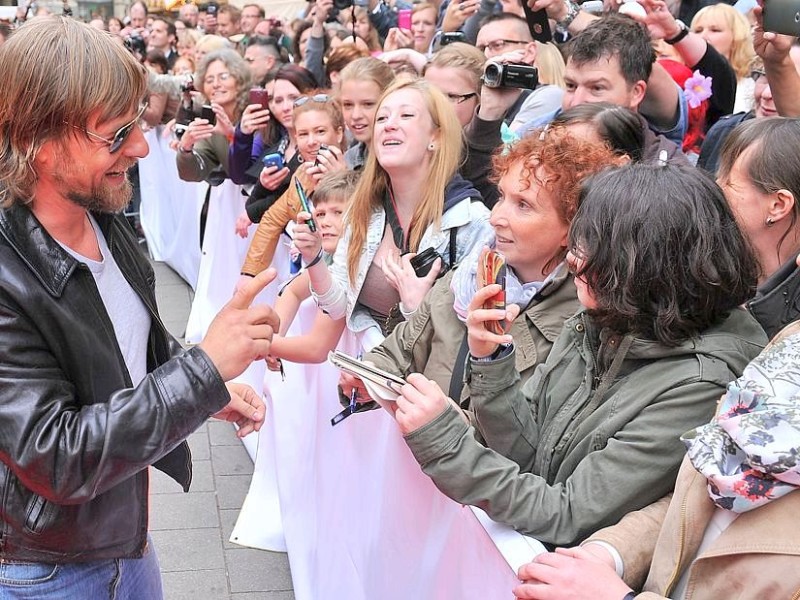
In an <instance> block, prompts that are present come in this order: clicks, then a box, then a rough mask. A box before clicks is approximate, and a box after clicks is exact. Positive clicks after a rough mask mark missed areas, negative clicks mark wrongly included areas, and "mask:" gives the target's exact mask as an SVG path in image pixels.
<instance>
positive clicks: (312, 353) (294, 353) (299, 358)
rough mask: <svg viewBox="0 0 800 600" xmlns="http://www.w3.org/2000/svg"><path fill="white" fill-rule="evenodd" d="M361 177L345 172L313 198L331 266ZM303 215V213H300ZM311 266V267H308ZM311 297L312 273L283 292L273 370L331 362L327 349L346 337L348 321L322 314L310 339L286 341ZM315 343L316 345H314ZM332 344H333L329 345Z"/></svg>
mask: <svg viewBox="0 0 800 600" xmlns="http://www.w3.org/2000/svg"><path fill="white" fill-rule="evenodd" d="M358 177H359V173H358V172H357V171H345V172H339V173H334V174H331V175H328V176H326V177H324V178H323V179H322V180H321V181H320V182H319V184H318V185H317V188H316V189H315V190H314V194H313V196H312V198H311V201H312V204H313V206H314V209H313V210H314V214H313V218H314V223H316V226H317V232H316V235H318V236H320V238H321V242H322V256H321V257H320V259H319V260H325V261H326V262H330V260H331V259H332V258H333V254H334V252H336V245H337V243H338V242H339V236H340V235H341V233H342V229H343V218H342V217H343V215H344V213H345V211H346V210H347V204H348V202H349V200H350V198H351V197H352V195H353V192H354V191H355V187H356V183H357V181H358ZM300 214H301V215H302V214H303V213H300ZM307 266H308V265H307ZM310 295H311V292H310V288H309V280H308V273H307V272H306V271H305V270H303V271H302V272H301V273H300V274H299V275H298V276H297V277H295V278H294V279H292V280H291V281H290V282H289V283H288V284H287V285H286V286H285V287H284V288H283V290H281V292H280V294H279V297H278V300H277V301H276V303H275V311H276V312H277V313H278V315H279V316H280V318H281V328H280V337H278V336H276V339H278V340H279V343H278V344H277V345H275V343H274V342H273V346H272V352H271V357H272V358H271V359H270V360H269V361H268V363H269V364H270V367H271V368H276V367H278V365H277V361H276V360H275V359H279V358H285V359H286V360H289V361H292V362H299V363H320V362H323V361H324V360H326V359H327V355H328V353H327V348H330V347H333V346H335V345H336V342H337V341H338V340H339V337H341V335H342V330H343V328H344V321H343V320H339V321H334V320H333V319H331V318H330V317H329V316H328V315H326V314H325V313H323V312H322V311H318V313H317V317H316V319H315V320H314V324H313V326H312V327H311V330H310V331H309V332H308V333H307V334H306V335H300V336H296V337H290V338H286V337H283V336H285V335H286V332H287V331H288V329H289V326H290V325H291V324H292V321H294V318H295V316H296V315H297V311H298V309H299V308H300V304H301V303H302V302H303V301H304V300H306V299H307V298H308V297H309V296H310ZM312 340H313V341H312ZM329 341H330V343H328V342H329Z"/></svg>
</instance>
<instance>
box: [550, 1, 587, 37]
mask: <svg viewBox="0 0 800 600" xmlns="http://www.w3.org/2000/svg"><path fill="white" fill-rule="evenodd" d="M564 6H565V7H566V8H567V14H566V15H564V18H563V19H561V20H560V21H557V22H556V29H557V30H558V31H560V32H562V33H565V32H566V31H567V28H568V27H569V26H570V25H571V24H572V22H573V21H574V20H575V17H577V16H578V13H579V12H581V7H580V6H578V5H577V4H576V3H575V2H572V0H564Z"/></svg>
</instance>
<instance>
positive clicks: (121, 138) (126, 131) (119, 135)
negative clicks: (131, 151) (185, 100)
mask: <svg viewBox="0 0 800 600" xmlns="http://www.w3.org/2000/svg"><path fill="white" fill-rule="evenodd" d="M146 110H147V102H145V103H144V104H143V105H142V106H141V107H140V108H139V112H138V113H136V118H135V119H134V120H133V121H131V122H130V123H126V124H125V125H123V126H122V127H120V128H119V129H117V132H116V133H115V134H114V137H113V138H111V139H108V138H107V137H103V136H102V135H99V134H97V133H95V132H94V131H89V130H88V129H84V130H83V131H85V132H86V135H88V136H90V137H93V138H94V139H96V140H99V141H101V142H105V143H106V144H108V152H109V154H114V153H115V152H116V151H117V150H119V149H120V148H122V144H124V143H125V140H127V139H128V136H129V135H130V134H131V131H133V128H134V127H136V123H137V122H138V121H139V119H141V118H142V115H143V114H144V111H146ZM73 127H75V129H80V127H78V126H77V125H73Z"/></svg>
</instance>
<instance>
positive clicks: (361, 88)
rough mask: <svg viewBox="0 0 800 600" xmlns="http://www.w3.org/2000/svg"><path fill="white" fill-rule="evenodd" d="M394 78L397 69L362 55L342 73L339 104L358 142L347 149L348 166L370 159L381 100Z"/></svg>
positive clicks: (356, 165) (362, 164)
mask: <svg viewBox="0 0 800 600" xmlns="http://www.w3.org/2000/svg"><path fill="white" fill-rule="evenodd" d="M393 81H394V71H392V69H391V67H389V65H387V64H386V63H385V62H383V61H382V60H378V59H377V58H372V57H370V58H359V59H356V60H354V61H353V62H351V63H350V64H349V65H347V66H346V67H345V68H344V69H342V70H341V71H340V74H339V104H340V105H341V107H342V116H343V117H344V124H345V126H346V127H347V130H348V131H349V132H350V134H351V135H352V136H353V139H354V140H355V142H356V143H355V144H354V145H353V146H352V147H351V148H350V149H348V150H347V152H345V155H344V157H345V162H346V163H347V168H348V169H360V168H361V167H363V166H364V163H365V162H366V160H367V154H368V152H369V147H370V143H371V142H372V127H373V124H374V120H375V111H376V110H377V108H378V100H380V98H381V96H382V95H383V92H384V90H386V88H388V87H389V85H390V84H391V83H392V82H393Z"/></svg>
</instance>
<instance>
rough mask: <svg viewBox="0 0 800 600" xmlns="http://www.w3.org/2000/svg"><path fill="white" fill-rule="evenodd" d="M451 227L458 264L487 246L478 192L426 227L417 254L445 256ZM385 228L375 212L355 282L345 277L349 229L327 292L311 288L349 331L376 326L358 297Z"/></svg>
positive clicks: (485, 221) (322, 305)
mask: <svg viewBox="0 0 800 600" xmlns="http://www.w3.org/2000/svg"><path fill="white" fill-rule="evenodd" d="M453 227H458V233H457V235H456V261H457V262H458V261H460V260H461V259H462V258H464V257H465V256H467V255H468V254H469V253H470V251H471V250H472V249H473V248H474V247H475V246H476V245H479V244H483V243H486V242H487V241H488V240H489V239H491V237H492V235H493V230H492V227H491V225H490V224H489V210H488V209H487V208H486V206H484V204H483V202H481V201H480V197H479V195H478V194H477V192H475V198H473V197H470V196H467V197H465V198H463V199H461V200H460V201H458V202H456V203H455V204H453V205H452V206H451V207H450V208H449V209H447V210H446V211H445V212H444V214H443V215H442V223H441V228H440V229H436V228H435V227H434V226H433V225H430V226H428V228H427V229H426V230H425V233H424V235H423V236H422V240H421V242H420V245H419V251H420V252H421V251H422V250H425V249H426V248H431V247H432V248H435V249H436V250H437V251H438V252H439V254H441V255H442V256H447V254H448V244H449V243H450V229H452V228H453ZM385 229H386V213H385V212H384V210H383V208H379V209H376V210H375V212H373V213H372V216H371V217H370V221H369V225H368V226H367V240H366V243H365V244H364V248H363V249H362V251H361V257H360V259H359V261H358V274H357V275H356V280H355V281H354V282H352V284H351V283H350V278H349V277H348V274H347V249H348V248H349V246H350V236H351V232H350V228H349V227H348V228H347V229H346V230H345V232H344V234H343V235H342V237H341V239H340V240H339V245H338V246H337V248H336V254H335V255H334V257H333V264H332V265H331V267H330V270H331V279H332V281H331V284H332V285H331V287H330V289H329V290H328V291H327V292H326V293H325V294H322V295H320V294H317V293H316V292H315V291H314V290H313V289H312V294H313V295H314V299H315V300H316V301H317V304H318V305H319V307H320V308H321V309H322V310H323V311H325V312H326V313H328V314H329V315H330V316H331V317H332V318H334V319H341V318H342V317H347V326H348V327H349V328H350V330H351V331H355V332H361V331H365V330H366V329H369V328H370V327H378V324H377V323H376V322H375V320H374V319H373V318H372V316H370V314H369V312H368V311H367V310H366V309H365V308H364V307H362V306H360V305H359V303H358V297H359V296H360V295H361V288H362V286H363V285H364V280H365V279H366V276H367V270H368V269H369V266H370V264H372V261H373V259H374V258H375V253H376V252H377V251H378V246H380V244H381V239H383V233H384V230H385ZM379 329H380V328H379Z"/></svg>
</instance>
